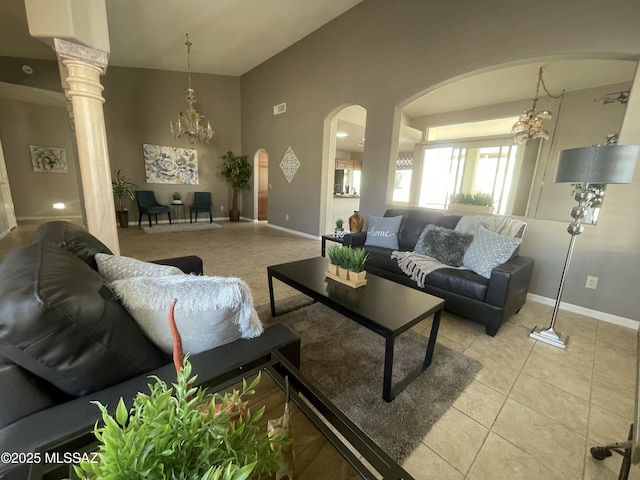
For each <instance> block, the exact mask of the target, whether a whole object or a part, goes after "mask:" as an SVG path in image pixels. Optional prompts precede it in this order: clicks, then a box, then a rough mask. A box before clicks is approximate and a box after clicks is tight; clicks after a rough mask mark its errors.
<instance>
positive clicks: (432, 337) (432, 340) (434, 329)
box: [424, 310, 442, 368]
mask: <svg viewBox="0 0 640 480" xmlns="http://www.w3.org/2000/svg"><path fill="white" fill-rule="evenodd" d="M440 315H442V310H438V311H437V312H436V313H434V314H433V323H432V324H431V333H430V334H429V344H428V345H427V354H426V355H425V357H424V366H425V368H426V367H428V366H429V365H431V360H432V359H433V350H434V349H435V347H436V337H437V336H438V329H439V328H440Z"/></svg>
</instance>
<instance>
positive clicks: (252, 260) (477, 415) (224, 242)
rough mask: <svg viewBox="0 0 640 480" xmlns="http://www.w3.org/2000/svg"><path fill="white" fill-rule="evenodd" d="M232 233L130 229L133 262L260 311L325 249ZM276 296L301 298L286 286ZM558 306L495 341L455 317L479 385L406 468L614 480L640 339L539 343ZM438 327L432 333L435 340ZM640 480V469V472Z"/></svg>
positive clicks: (28, 229) (569, 322) (450, 322)
mask: <svg viewBox="0 0 640 480" xmlns="http://www.w3.org/2000/svg"><path fill="white" fill-rule="evenodd" d="M218 223H220V224H221V225H223V226H224V228H223V229H218V230H211V231H203V232H193V233H165V234H155V235H149V234H145V233H144V232H143V231H142V230H141V229H139V228H136V227H130V228H127V229H119V230H118V232H119V237H120V248H121V254H122V255H126V256H131V257H135V258H139V259H142V260H152V259H158V258H166V257H173V256H180V255H191V254H193V255H198V256H200V257H201V258H202V259H203V260H204V266H205V273H206V274H209V275H234V276H238V277H241V278H243V279H244V280H245V281H246V282H247V283H248V284H249V286H250V287H251V289H252V292H253V295H254V301H255V303H256V305H260V304H265V303H267V302H268V301H269V293H268V285H267V274H266V267H267V266H268V265H273V264H276V263H282V262H288V261H293V260H296V259H302V258H308V257H310V256H316V255H319V253H320V241H319V240H313V239H309V238H306V237H302V236H298V235H293V234H291V233H288V232H284V231H281V230H279V229H275V228H272V227H269V226H267V225H266V224H264V223H259V224H256V223H248V222H239V223H230V222H227V221H223V222H218ZM37 225H38V223H37V222H22V223H21V224H20V226H19V227H18V228H17V229H15V230H14V231H12V232H11V233H10V234H9V235H8V236H6V237H4V238H3V239H0V257H2V256H4V254H5V253H6V252H7V251H8V250H11V249H13V248H16V247H18V246H20V245H23V244H26V243H29V242H30V241H31V238H32V236H33V232H34V231H35V229H36V227H37ZM274 287H275V292H276V299H284V298H285V297H288V296H292V295H295V294H297V292H295V291H293V290H292V289H290V288H289V287H287V286H285V285H283V284H281V283H279V282H277V281H276V282H274ZM550 316H551V307H548V306H545V305H541V304H539V303H535V302H527V304H526V305H525V306H524V307H523V308H522V310H521V312H520V313H519V314H518V315H515V316H514V317H512V318H511V319H510V320H509V321H508V322H507V323H506V324H505V325H503V327H502V328H501V329H500V331H499V332H498V334H497V335H496V336H495V337H489V336H487V335H485V334H484V327H482V326H480V325H478V324H474V323H472V322H469V321H467V320H463V319H461V318H459V317H456V316H454V315H451V314H445V315H444V316H443V322H442V326H441V328H440V333H439V335H438V341H440V342H441V343H442V344H444V345H446V346H448V347H450V348H453V349H455V350H458V351H460V352H463V353H464V354H466V355H469V356H471V357H474V358H476V359H478V360H479V361H480V362H481V363H482V364H483V368H482V370H481V371H480V372H479V373H478V375H477V376H476V379H475V380H474V381H473V382H472V383H471V384H470V385H469V387H468V388H467V389H466V390H465V391H464V393H463V394H462V395H461V396H460V397H459V398H458V400H457V401H456V402H455V403H454V405H453V407H452V408H451V409H450V410H449V411H448V412H447V413H446V414H445V415H444V416H443V417H442V418H441V419H440V421H439V422H438V423H437V424H436V425H435V426H434V427H433V429H432V430H431V431H430V432H429V433H428V434H427V435H426V436H425V438H424V439H423V442H422V444H421V445H420V446H419V447H418V448H417V449H416V450H415V451H414V452H413V454H412V455H411V456H410V457H409V458H408V459H407V461H406V462H405V468H406V469H407V470H408V471H409V472H410V473H411V474H412V475H414V476H415V477H416V478H417V479H419V480H427V479H433V480H436V479H437V480H449V479H451V480H462V479H468V480H502V479H509V480H510V479H522V480H529V479H531V480H538V479H545V480H555V479H569V480H572V479H576V480H595V479H598V480H610V479H611V480H614V479H617V478H618V470H619V468H620V463H621V456H620V455H618V454H616V453H614V454H613V456H612V457H610V458H608V459H606V460H604V461H602V462H599V461H596V460H594V459H593V458H592V457H591V455H590V453H589V449H590V447H592V446H594V445H599V444H606V443H611V442H618V441H623V440H625V439H626V438H627V435H628V431H629V426H630V423H631V421H632V417H633V410H634V399H635V395H634V392H635V389H636V384H635V365H636V358H637V354H636V343H637V340H636V332H635V331H633V330H630V329H628V328H623V327H620V326H616V325H612V324H609V323H605V322H602V321H598V320H595V319H593V318H589V317H585V316H582V315H577V314H574V313H570V312H566V311H561V312H560V315H559V318H558V323H557V329H558V330H559V331H562V332H564V333H567V334H569V335H570V342H569V346H568V348H567V350H560V349H558V348H555V347H552V346H549V345H545V344H542V343H539V342H536V341H535V340H533V339H531V338H529V337H528V332H529V331H530V330H531V328H532V327H533V326H535V325H538V324H540V325H547V324H548V322H549V319H550ZM429 327H430V325H428V324H427V323H425V324H422V325H421V326H420V329H419V331H420V332H428V329H429ZM629 478H631V479H635V480H639V479H640V470H639V469H638V468H637V467H635V466H634V467H633V468H632V471H631V474H630V476H629Z"/></svg>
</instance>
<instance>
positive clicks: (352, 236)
mask: <svg viewBox="0 0 640 480" xmlns="http://www.w3.org/2000/svg"><path fill="white" fill-rule="evenodd" d="M366 239H367V232H357V233H347V234H345V236H344V240H343V243H342V244H343V245H344V246H345V247H362V246H364V242H365V240H366Z"/></svg>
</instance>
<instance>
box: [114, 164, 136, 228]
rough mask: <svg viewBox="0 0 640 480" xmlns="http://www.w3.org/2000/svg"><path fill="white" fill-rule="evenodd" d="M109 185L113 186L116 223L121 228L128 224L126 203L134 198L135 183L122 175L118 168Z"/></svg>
mask: <svg viewBox="0 0 640 480" xmlns="http://www.w3.org/2000/svg"><path fill="white" fill-rule="evenodd" d="M111 187H112V188H113V194H114V195H115V197H116V199H117V200H118V202H117V208H116V216H117V217H118V223H119V224H120V226H121V227H122V228H127V227H128V226H129V211H128V208H127V203H128V202H129V201H132V200H135V198H136V195H135V190H134V189H135V188H136V187H137V185H136V184H135V183H133V182H131V181H129V180H127V178H126V177H125V176H124V175H122V170H120V169H119V170H118V171H117V172H116V174H115V177H114V178H113V180H111Z"/></svg>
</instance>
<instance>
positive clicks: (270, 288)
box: [267, 271, 276, 317]
mask: <svg viewBox="0 0 640 480" xmlns="http://www.w3.org/2000/svg"><path fill="white" fill-rule="evenodd" d="M267 276H268V277H269V302H270V303H271V316H272V317H275V316H276V302H275V299H274V298H273V277H272V276H271V272H269V271H268V272H267Z"/></svg>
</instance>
